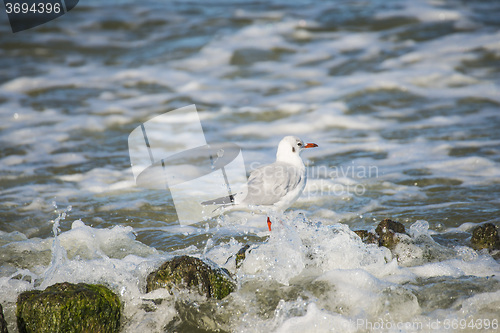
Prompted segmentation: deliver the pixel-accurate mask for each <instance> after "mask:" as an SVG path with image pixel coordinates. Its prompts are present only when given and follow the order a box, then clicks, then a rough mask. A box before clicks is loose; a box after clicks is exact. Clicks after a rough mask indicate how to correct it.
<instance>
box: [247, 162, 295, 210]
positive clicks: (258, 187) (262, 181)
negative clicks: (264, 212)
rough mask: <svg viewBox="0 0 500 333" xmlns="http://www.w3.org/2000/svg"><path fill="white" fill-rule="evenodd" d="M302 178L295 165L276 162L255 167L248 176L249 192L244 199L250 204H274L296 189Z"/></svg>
mask: <svg viewBox="0 0 500 333" xmlns="http://www.w3.org/2000/svg"><path fill="white" fill-rule="evenodd" d="M301 179H302V173H301V172H300V170H299V169H298V168H296V167H295V166H293V165H291V164H289V163H284V162H275V163H273V164H269V165H265V166H263V167H260V168H258V169H255V170H254V171H252V172H251V173H250V176H249V177H248V194H247V196H246V198H245V199H244V200H243V202H244V203H246V204H249V205H272V204H275V203H276V202H278V201H279V200H280V199H281V198H283V197H284V196H285V195H286V194H287V193H289V192H290V191H292V190H294V189H295V188H296V187H297V186H298V185H299V183H300V181H301Z"/></svg>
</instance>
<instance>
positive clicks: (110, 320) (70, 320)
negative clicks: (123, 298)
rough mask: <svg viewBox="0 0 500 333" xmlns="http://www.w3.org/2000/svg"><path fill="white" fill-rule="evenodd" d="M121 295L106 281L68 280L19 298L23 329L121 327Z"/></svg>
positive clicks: (103, 332)
mask: <svg viewBox="0 0 500 333" xmlns="http://www.w3.org/2000/svg"><path fill="white" fill-rule="evenodd" d="M120 311H121V309H120V299H119V298H118V296H116V295H115V294H114V293H113V292H112V291H111V290H109V289H108V288H107V287H105V286H103V285H94V284H85V283H78V284H72V283H68V282H64V283H57V284H54V285H52V286H50V287H48V288H47V289H45V290H44V291H40V290H32V291H26V292H23V293H21V294H20V295H19V296H18V298H17V312H16V315H17V327H18V329H19V332H20V333H25V332H34V333H35V332H36V333H45V332H46V333H58V332H61V333H72V332H74V333H81V332H85V333H93V332H95V333H111V332H118V330H119V328H120Z"/></svg>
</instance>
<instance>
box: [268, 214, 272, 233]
mask: <svg viewBox="0 0 500 333" xmlns="http://www.w3.org/2000/svg"><path fill="white" fill-rule="evenodd" d="M271 224H272V223H271V220H270V219H269V216H268V217H267V227H268V228H269V231H271Z"/></svg>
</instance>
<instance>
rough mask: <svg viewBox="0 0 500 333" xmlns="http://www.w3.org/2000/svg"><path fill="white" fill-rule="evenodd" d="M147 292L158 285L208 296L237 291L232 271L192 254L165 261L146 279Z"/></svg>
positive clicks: (219, 295) (223, 295) (216, 296)
mask: <svg viewBox="0 0 500 333" xmlns="http://www.w3.org/2000/svg"><path fill="white" fill-rule="evenodd" d="M146 283H147V284H146V292H150V291H153V290H156V289H159V288H165V289H168V290H169V291H171V290H172V289H174V288H179V289H191V290H194V291H197V292H198V293H200V294H201V295H205V296H206V297H210V298H216V299H223V298H224V297H226V296H227V295H229V294H230V293H231V292H232V291H234V290H235V288H236V284H235V283H234V281H233V279H232V278H231V276H230V274H229V272H228V271H227V270H226V269H224V268H220V267H216V265H215V264H212V263H210V264H209V263H207V262H205V261H203V260H201V259H198V258H194V257H190V256H178V257H174V258H173V259H171V260H169V261H166V262H165V263H163V264H162V265H161V266H160V267H159V268H158V269H157V270H156V271H154V272H152V273H151V274H149V275H148V277H147V279H146Z"/></svg>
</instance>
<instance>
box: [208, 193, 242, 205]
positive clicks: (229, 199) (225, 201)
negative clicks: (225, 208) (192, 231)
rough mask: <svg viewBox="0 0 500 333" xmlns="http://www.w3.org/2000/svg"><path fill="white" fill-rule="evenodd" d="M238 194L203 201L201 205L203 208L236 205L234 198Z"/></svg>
mask: <svg viewBox="0 0 500 333" xmlns="http://www.w3.org/2000/svg"><path fill="white" fill-rule="evenodd" d="M235 196H236V194H231V195H228V196H225V197H220V198H217V199H211V200H207V201H203V202H202V203H201V204H202V205H203V206H208V205H230V204H233V203H234V197H235Z"/></svg>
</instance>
